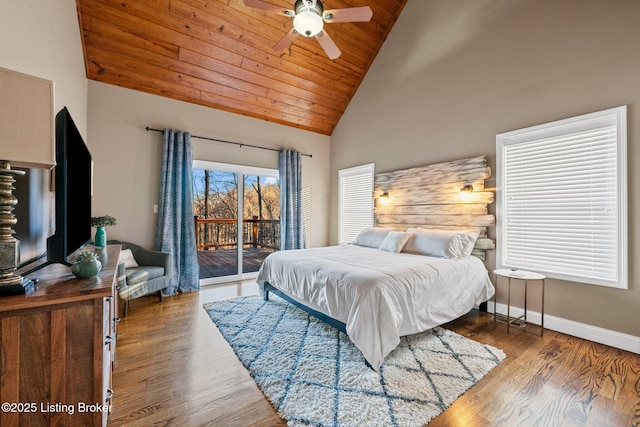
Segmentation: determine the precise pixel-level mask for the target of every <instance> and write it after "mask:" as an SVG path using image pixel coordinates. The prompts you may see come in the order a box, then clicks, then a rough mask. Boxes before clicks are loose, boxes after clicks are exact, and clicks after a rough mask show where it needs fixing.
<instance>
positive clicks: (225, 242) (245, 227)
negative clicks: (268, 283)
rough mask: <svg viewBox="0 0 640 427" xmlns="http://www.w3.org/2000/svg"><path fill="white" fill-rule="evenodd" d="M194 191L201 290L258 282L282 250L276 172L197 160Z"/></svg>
mask: <svg viewBox="0 0 640 427" xmlns="http://www.w3.org/2000/svg"><path fill="white" fill-rule="evenodd" d="M193 185H194V213H195V216H196V218H195V224H196V225H195V226H196V244H197V248H198V263H199V265H200V284H201V285H207V284H214V283H222V282H228V281H232V280H242V279H247V278H251V277H255V276H256V275H257V272H258V270H259V269H260V266H261V265H262V261H263V260H264V258H265V257H266V256H267V255H269V254H270V253H272V252H274V251H276V250H278V248H279V247H280V220H279V219H280V186H279V182H278V171H277V170H276V169H262V168H252V167H246V166H240V165H230V164H224V163H214V162H204V161H199V160H196V161H194V164H193Z"/></svg>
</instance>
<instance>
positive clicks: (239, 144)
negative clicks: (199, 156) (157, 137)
mask: <svg viewBox="0 0 640 427" xmlns="http://www.w3.org/2000/svg"><path fill="white" fill-rule="evenodd" d="M145 129H146V130H147V132H149V131H154V132H160V133H164V131H163V130H160V129H154V128H150V127H149V126H147V127H146V128H145ZM191 138H198V139H205V140H207V141H215V142H224V143H225V144H233V145H237V146H238V147H240V148H242V147H251V148H259V149H260V150H269V151H277V152H278V153H279V152H280V150H278V149H277V148H270V147H261V146H259V145H252V144H245V143H242V142H234V141H225V140H224V139H216V138H208V137H206V136H196V135H191ZM300 155H301V156H307V157H313V155H312V154H302V153H301V154H300Z"/></svg>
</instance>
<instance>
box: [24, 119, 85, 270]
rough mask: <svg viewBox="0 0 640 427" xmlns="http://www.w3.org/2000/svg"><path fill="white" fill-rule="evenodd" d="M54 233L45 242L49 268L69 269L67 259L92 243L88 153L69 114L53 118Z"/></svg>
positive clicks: (40, 266) (38, 267)
mask: <svg viewBox="0 0 640 427" xmlns="http://www.w3.org/2000/svg"><path fill="white" fill-rule="evenodd" d="M55 131H56V167H55V169H54V171H53V175H54V177H53V178H52V182H53V184H54V191H55V232H54V234H53V235H51V236H50V237H49V238H48V239H47V261H46V262H45V263H44V264H41V265H39V266H37V267H36V268H34V269H32V270H30V271H29V272H27V273H25V274H29V273H31V272H33V271H35V270H37V269H40V268H42V267H44V266H46V265H49V264H56V263H60V264H65V265H71V264H70V263H69V262H68V261H67V258H68V257H69V255H71V254H72V253H73V252H75V251H77V250H78V249H80V248H81V247H82V246H84V245H85V244H87V243H88V242H89V241H90V240H91V179H92V164H91V153H90V152H89V150H88V148H87V146H86V145H85V143H84V140H83V139H82V135H80V132H79V131H78V128H77V127H76V125H75V123H74V122H73V119H72V118H71V114H70V113H69V110H68V109H67V108H66V107H65V108H63V109H62V110H60V112H59V113H58V114H57V115H56V123H55Z"/></svg>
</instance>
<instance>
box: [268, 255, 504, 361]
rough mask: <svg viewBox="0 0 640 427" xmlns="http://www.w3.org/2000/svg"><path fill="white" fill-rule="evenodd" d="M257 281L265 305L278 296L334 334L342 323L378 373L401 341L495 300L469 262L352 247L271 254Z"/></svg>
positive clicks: (474, 262)
mask: <svg viewBox="0 0 640 427" xmlns="http://www.w3.org/2000/svg"><path fill="white" fill-rule="evenodd" d="M257 280H258V283H259V284H260V287H259V288H260V292H261V293H262V295H263V297H265V299H268V293H269V291H270V290H271V291H273V290H274V289H275V291H276V293H278V291H279V292H280V293H283V294H284V295H285V296H288V297H290V298H291V299H293V300H294V301H295V302H297V303H298V304H297V305H302V306H303V308H307V309H310V310H311V311H310V312H311V313H312V314H315V315H318V313H320V316H319V317H320V318H321V319H322V320H325V321H327V320H328V323H329V324H332V325H333V326H336V327H338V329H342V328H340V324H343V325H344V331H345V332H346V334H347V335H348V336H349V338H350V339H351V341H353V343H354V344H355V345H356V347H357V348H358V349H359V350H360V351H361V352H362V354H363V355H364V358H365V360H366V361H367V362H368V363H369V364H370V365H371V367H373V368H374V369H375V370H378V369H379V368H380V366H381V365H382V362H383V360H384V358H385V357H386V356H387V355H388V354H389V353H390V352H391V351H392V350H393V349H394V348H395V347H396V346H397V345H398V344H399V343H400V337H401V336H404V335H411V334H415V333H418V332H422V331H425V330H427V329H430V328H433V327H434V326H437V325H441V324H443V323H446V322H448V321H451V320H453V319H456V318H458V317H460V316H462V315H463V314H465V313H467V312H469V311H470V310H471V309H472V308H473V307H474V306H477V305H479V304H480V303H482V302H484V301H487V300H488V299H490V298H491V297H492V296H493V293H494V287H493V285H492V283H491V280H490V279H489V275H488V272H487V269H486V268H485V266H484V264H483V263H482V261H481V260H480V259H478V258H476V257H474V256H463V257H461V258H458V259H448V258H440V257H433V256H425V255H420V254H412V253H402V252H400V253H395V252H389V251H386V250H381V249H379V248H375V247H366V246H359V245H355V244H347V245H340V246H330V247H322V248H312V249H302V250H292V251H281V252H276V253H273V254H271V255H269V256H268V257H267V258H266V259H265V261H264V263H263V265H262V267H261V268H260V271H259V274H258V279H257ZM280 293H278V294H279V295H280ZM307 311H309V310H307ZM323 315H324V316H327V319H324V318H322V316H323ZM333 320H335V321H337V323H336V322H333V323H332V321H333Z"/></svg>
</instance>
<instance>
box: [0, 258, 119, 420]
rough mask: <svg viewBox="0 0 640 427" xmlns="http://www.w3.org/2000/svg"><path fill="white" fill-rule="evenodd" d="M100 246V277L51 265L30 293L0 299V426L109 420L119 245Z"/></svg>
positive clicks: (45, 269) (30, 276) (39, 273)
mask: <svg viewBox="0 0 640 427" xmlns="http://www.w3.org/2000/svg"><path fill="white" fill-rule="evenodd" d="M96 252H97V253H98V255H99V257H98V259H100V260H101V262H102V264H103V267H102V270H101V272H100V274H99V275H98V276H96V277H92V278H87V279H77V278H76V277H75V276H74V275H73V274H71V270H70V268H69V267H66V266H64V265H59V264H56V265H49V266H47V267H45V268H43V269H41V270H39V271H37V272H34V273H33V274H31V275H29V278H31V279H36V278H37V279H39V281H38V282H37V283H36V284H35V286H34V291H33V292H32V293H29V294H28V295H16V296H9V297H2V298H0V368H1V370H2V376H1V377H0V403H2V409H1V410H0V426H3V427H10V426H18V425H19V426H30V427H31V426H54V425H56V426H61V425H64V426H100V425H102V426H105V425H106V424H107V416H108V415H109V409H110V405H111V397H112V395H113V391H112V390H111V372H112V370H113V367H114V363H115V346H116V332H117V331H116V327H117V322H118V319H117V318H116V314H117V313H118V311H117V294H116V293H115V286H116V271H117V268H116V267H117V262H118V256H119V254H120V246H119V245H110V246H108V247H107V248H106V249H99V248H96Z"/></svg>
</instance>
